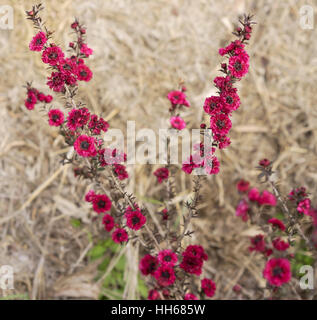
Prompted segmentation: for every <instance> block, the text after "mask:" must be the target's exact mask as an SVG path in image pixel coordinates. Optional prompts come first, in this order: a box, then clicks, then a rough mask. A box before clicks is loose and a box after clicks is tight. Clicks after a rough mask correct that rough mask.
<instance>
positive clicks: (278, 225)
mask: <svg viewBox="0 0 317 320" xmlns="http://www.w3.org/2000/svg"><path fill="white" fill-rule="evenodd" d="M268 223H271V224H272V226H273V227H276V228H278V229H280V230H281V231H285V229H286V227H285V225H284V223H283V222H282V221H281V220H279V219H276V218H271V219H269V221H268Z"/></svg>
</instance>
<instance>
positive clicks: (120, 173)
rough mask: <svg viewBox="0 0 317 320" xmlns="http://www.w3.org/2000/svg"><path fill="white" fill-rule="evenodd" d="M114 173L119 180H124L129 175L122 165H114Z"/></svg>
mask: <svg viewBox="0 0 317 320" xmlns="http://www.w3.org/2000/svg"><path fill="white" fill-rule="evenodd" d="M114 173H115V175H116V176H117V177H118V179H119V180H124V179H127V178H129V174H128V172H127V170H126V167H125V166H124V165H122V164H114Z"/></svg>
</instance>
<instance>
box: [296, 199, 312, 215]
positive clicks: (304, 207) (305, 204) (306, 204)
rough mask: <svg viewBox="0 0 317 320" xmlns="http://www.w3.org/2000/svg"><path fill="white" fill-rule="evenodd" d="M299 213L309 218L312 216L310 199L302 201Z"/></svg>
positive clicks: (298, 209)
mask: <svg viewBox="0 0 317 320" xmlns="http://www.w3.org/2000/svg"><path fill="white" fill-rule="evenodd" d="M297 211H298V212H300V213H304V214H306V215H307V216H309V215H310V199H308V198H306V199H304V200H302V201H300V202H299V204H298V206H297Z"/></svg>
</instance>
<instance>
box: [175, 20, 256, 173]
mask: <svg viewBox="0 0 317 320" xmlns="http://www.w3.org/2000/svg"><path fill="white" fill-rule="evenodd" d="M240 23H241V27H239V29H237V30H236V32H234V33H233V34H234V35H236V36H237V37H238V39H237V40H235V41H232V42H231V43H230V44H229V45H228V46H226V47H225V48H220V49H219V54H220V55H221V56H223V57H226V58H227V59H228V62H227V63H222V64H221V71H222V72H223V73H224V74H225V75H224V76H223V77H216V78H215V79H214V85H215V86H216V88H217V89H218V95H216V96H211V97H207V98H206V100H205V102H204V105H203V109H204V111H205V113H206V114H207V115H208V116H209V117H210V128H209V129H211V131H212V136H211V137H210V140H211V142H210V143H212V144H213V145H214V146H216V147H217V148H219V149H224V148H226V147H228V146H229V145H230V143H231V142H230V138H229V137H228V136H227V135H228V133H229V131H230V129H231V127H232V122H231V119H230V117H231V116H232V112H233V111H235V110H237V109H238V108H239V107H240V97H239V95H238V92H237V88H234V87H233V86H234V83H236V82H237V81H239V80H241V78H242V77H244V76H245V75H246V74H247V72H248V70H249V55H248V54H247V52H246V50H245V45H246V42H247V40H249V39H250V37H251V33H252V24H254V22H252V21H251V16H244V19H243V20H241V21H240ZM176 96H177V97H178V95H176ZM194 156H195V154H194V155H193V157H194ZM205 157H209V159H208V161H201V162H200V164H198V165H197V166H194V165H191V164H188V163H186V164H184V165H183V171H185V172H186V173H188V174H191V173H192V171H193V170H195V169H197V168H202V167H204V168H205V172H206V173H207V174H209V175H211V174H217V173H218V172H219V161H218V159H217V158H216V156H215V155H213V156H212V159H210V158H211V157H210V155H207V156H205Z"/></svg>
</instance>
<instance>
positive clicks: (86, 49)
mask: <svg viewBox="0 0 317 320" xmlns="http://www.w3.org/2000/svg"><path fill="white" fill-rule="evenodd" d="M80 52H81V53H83V54H84V55H85V56H86V57H89V56H90V55H91V54H92V53H93V50H92V49H91V48H89V47H88V46H87V44H85V43H82V44H81V46H80Z"/></svg>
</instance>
